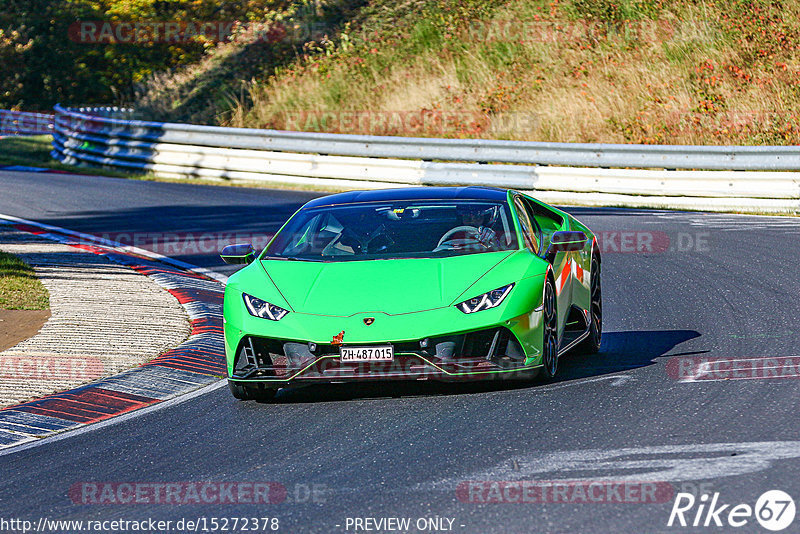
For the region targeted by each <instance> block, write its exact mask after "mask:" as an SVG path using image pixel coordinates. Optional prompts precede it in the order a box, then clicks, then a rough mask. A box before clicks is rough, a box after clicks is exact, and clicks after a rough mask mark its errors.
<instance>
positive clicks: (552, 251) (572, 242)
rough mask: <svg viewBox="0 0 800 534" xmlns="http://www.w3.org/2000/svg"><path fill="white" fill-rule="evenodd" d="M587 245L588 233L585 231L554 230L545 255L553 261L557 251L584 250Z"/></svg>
mask: <svg viewBox="0 0 800 534" xmlns="http://www.w3.org/2000/svg"><path fill="white" fill-rule="evenodd" d="M585 246H586V234H584V233H583V232H574V231H573V232H554V233H553V235H552V236H551V237H550V246H549V247H548V249H547V254H545V257H546V258H547V259H548V260H550V261H552V260H553V259H554V258H555V255H556V253H557V252H574V251H577V250H583V247H585Z"/></svg>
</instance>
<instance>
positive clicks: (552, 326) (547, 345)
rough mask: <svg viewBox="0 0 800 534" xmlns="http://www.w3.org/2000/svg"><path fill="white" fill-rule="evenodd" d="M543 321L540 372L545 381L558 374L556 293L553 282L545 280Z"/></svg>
mask: <svg viewBox="0 0 800 534" xmlns="http://www.w3.org/2000/svg"><path fill="white" fill-rule="evenodd" d="M543 308H544V309H543V314H544V320H543V325H542V365H543V368H542V371H543V373H544V378H545V379H548V380H549V379H552V378H554V377H555V376H556V373H557V372H558V314H557V312H556V291H555V288H554V287H553V282H551V281H550V279H549V278H548V279H547V282H546V283H545V285H544V303H543Z"/></svg>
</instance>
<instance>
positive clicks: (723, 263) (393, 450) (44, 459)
mask: <svg viewBox="0 0 800 534" xmlns="http://www.w3.org/2000/svg"><path fill="white" fill-rule="evenodd" d="M0 191H2V194H0V213H3V214H8V215H13V216H17V217H22V218H26V219H31V220H35V221H39V222H43V223H48V224H53V225H57V226H61V227H65V228H69V229H71V230H80V231H83V232H90V233H95V234H98V235H102V234H104V233H116V234H119V233H130V234H133V233H145V234H153V233H158V232H173V233H176V234H181V235H183V234H187V233H202V232H231V233H241V234H248V233H249V234H257V233H267V234H268V233H272V232H274V231H275V230H276V229H277V228H278V227H279V225H280V224H281V223H282V222H283V221H284V220H285V219H286V217H287V216H288V215H289V214H291V213H292V212H293V211H294V210H295V209H296V208H297V207H298V206H299V205H301V204H302V203H303V202H305V201H306V200H308V199H310V198H312V197H313V196H316V195H318V193H310V192H291V191H271V190H264V189H244V188H222V187H206V186H193V185H184V184H171V183H156V182H139V181H126V180H119V179H110V178H99V177H84V176H81V177H79V176H71V175H59V174H29V173H11V172H3V173H0ZM568 211H570V212H571V213H573V214H574V215H576V216H577V217H578V218H579V219H580V220H582V221H583V222H585V223H586V224H588V225H589V227H590V228H592V229H593V230H594V231H595V232H598V233H600V234H601V237H602V241H603V243H602V246H603V249H604V253H603V289H604V335H603V344H602V351H601V353H600V354H599V355H595V356H592V357H580V356H571V357H569V356H568V357H567V358H565V359H564V360H562V364H561V377H560V380H559V381H558V382H557V383H554V384H542V383H540V382H534V383H495V382H493V383H488V384H451V385H438V384H432V383H427V382H418V383H410V384H388V385H387V384H381V385H379V384H366V385H357V386H353V385H347V386H344V385H336V386H331V387H325V386H312V387H306V388H303V389H297V390H293V391H285V392H282V394H281V395H279V397H278V399H277V401H276V402H275V403H272V404H259V403H254V402H238V401H236V400H234V399H233V397H231V395H230V394H229V392H228V390H227V388H220V389H216V390H214V391H210V392H208V393H205V394H203V395H199V396H196V397H194V398H191V399H189V400H186V401H185V402H182V403H178V404H174V405H170V406H167V407H165V408H163V409H159V410H155V411H153V412H150V413H146V414H144V415H141V416H139V417H132V418H127V419H125V420H122V421H120V422H118V423H116V424H112V425H108V426H104V427H102V428H99V429H96V430H93V431H89V432H83V433H80V434H77V435H74V436H71V437H68V438H66V439H61V440H58V441H53V442H50V443H44V444H42V445H40V446H37V447H33V448H29V449H26V450H21V451H17V452H11V453H10V454H6V455H3V456H0V473H2V477H0V503H2V514H3V516H4V517H18V518H26V519H31V520H34V521H35V520H37V519H38V518H39V517H41V516H46V517H48V518H51V519H62V520H66V519H103V520H107V519H115V518H123V519H141V518H148V517H152V518H157V519H172V520H178V519H181V518H193V519H196V518H198V517H206V518H211V517H233V516H248V517H265V516H268V517H276V518H278V519H279V521H280V531H287V532H354V531H355V530H354V528H353V526H352V525H353V523H348V518H351V520H352V518H366V517H369V518H382V517H408V518H412V525H413V521H416V520H417V519H418V518H437V517H438V518H447V519H451V520H453V522H452V527H451V528H452V531H453V532H470V533H472V532H475V533H482V532H534V531H536V532H542V531H551V532H576V531H591V532H661V531H670V532H675V531H679V532H680V531H684V530H692V531H698V530H703V529H690V528H687V529H682V528H679V527H672V528H669V527H667V521H668V519H669V516H670V511H671V509H672V505H673V500H674V494H675V493H677V492H680V491H685V492H689V493H699V492H705V493H707V494H713V493H719V501H720V503H725V504H730V505H731V506H733V505H736V504H740V503H745V504H749V505H750V506H754V505H755V503H756V500H757V498H758V497H759V496H760V495H761V494H762V493H763V492H765V491H767V490H772V489H779V490H783V491H785V492H787V493H789V494H790V495H793V496H795V498H797V496H798V495H800V425H798V415H797V414H798V411H799V409H800V381H798V380H793V379H792V378H800V369H798V368H797V365H798V363H797V362H798V361H800V358H794V359H793V358H790V357H794V356H798V355H800V349H798V348H797V347H798V345H800V326H799V325H798V321H797V315H798V314H797V310H798V306H800V300H798V295H799V294H800V276H798V270H797V256H798V251H800V244H799V243H800V219H781V218H767V217H748V216H735V215H710V214H709V215H706V214H696V213H671V212H657V211H646V210H621V209H590V208H570V209H569V210H568ZM637 243H638V244H639V245H640V246H641V247H644V248H645V249H646V250H647V249H649V251H645V252H641V251H636V250H635V249H636V244H637ZM178 256H179V257H180V259H183V260H185V261H189V262H192V263H194V264H196V265H201V266H204V267H210V268H214V269H217V268H218V269H219V270H220V272H225V273H230V272H231V270H230V268H227V269H226V268H224V267H222V264H221V261H220V260H219V259H218V257H217V256H216V255H215V254H214V253H213V252H204V251H196V252H194V251H192V252H191V253H186V252H185V251H181V253H180V254H178ZM763 358H769V360H767V361H768V362H769V363H768V364H764V363H763V362H764V361H765V360H763ZM700 359H705V360H708V359H715V360H712V361H716V362H717V363H716V364H715V365H716V367H715V366H714V365H708V364H706V365H700V364H698V363H696V362H699V361H700ZM753 359H759V360H753ZM754 361H755V362H757V365H756V364H754V363H753V362H754ZM765 377H766V378H765ZM621 449H623V450H621ZM520 480H539V481H556V480H561V481H563V480H586V481H592V480H612V481H627V482H636V481H656V482H660V483H663V484H666V485H667V487H668V488H669V489H670V491H671V493H670V494H669V495H668V498H665V499H656V500H659V501H660V502H624V503H620V502H618V501H617V502H580V501H575V500H571V501H569V502H564V499H560V500H559V499H549V501H557V502H526V503H505V502H503V503H497V502H488V503H487V502H470V501H471V500H478V499H479V497H475V498H474V499H473V498H471V497H469V498H466V497H465V493H464V492H463V491H461V490H463V488H464V487H465V486H464V485H465V484H469V483H470V481H473V482H476V483H479V484H480V483H484V482H492V481H520ZM202 481H215V482H221V481H230V482H256V481H258V482H262V481H273V482H277V483H279V484H282V485H283V486H284V487H285V488H286V490H287V498H286V499H285V500H282V502H280V503H277V504H266V505H265V504H259V505H252V504H241V503H240V504H224V505H220V504H214V505H200V504H191V503H189V504H180V505H176V504H80V503H76V502H74V495H71V494H70V488H71V487H73V486H74V485H76V484H80V483H83V482H129V483H136V482H150V483H170V482H202ZM311 490H316V491H311ZM457 490H459V491H458V492H457ZM476 495H481V494H479V493H476ZM508 500H512V499H510V498H509V499H508ZM545 500H548V499H545ZM610 500H613V499H610ZM633 500H636V499H635V498H634V499H633ZM695 510H696V508H695V509H693V510H692V511H691V513H687V519H689V520H693V519H694V515H695V514H694V512H695ZM726 514H727V512H726ZM726 514H723V515H722V516H721V518H722V519H723V521H724V520H725V517H726ZM704 519H705V517H703V520H704ZM448 524H449V523H448V522H445V523H444V525H448ZM348 525H350V526H349V528H348ZM798 525H800V519H797V520H795V523H794V524H793V525H792V526H791V527H790V528H789V529H787V530H786V531H785V532H789V531H794V532H798V531H800V527H798ZM759 528H760V527H759V525H758V524H757V523H756V521H755V519H754V518H752V517H751V518H749V523H748V525H747V527H745V528H744V529H739V530H740V531H747V532H753V531H759ZM792 529H794V530H792ZM706 530H707V529H706ZM718 530H719V529H718ZM725 530H732V528H731V527H730V526H727V525H726V527H725ZM412 531H414V532H416V531H418V530H412ZM426 531H431V530H426Z"/></svg>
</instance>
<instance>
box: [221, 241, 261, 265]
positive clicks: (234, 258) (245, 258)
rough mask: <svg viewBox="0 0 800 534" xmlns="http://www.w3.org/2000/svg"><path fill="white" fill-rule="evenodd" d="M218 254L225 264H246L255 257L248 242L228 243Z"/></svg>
mask: <svg viewBox="0 0 800 534" xmlns="http://www.w3.org/2000/svg"><path fill="white" fill-rule="evenodd" d="M219 256H220V258H222V261H224V262H225V263H227V264H230V265H246V264H248V263H253V261H254V260H255V259H256V251H255V249H254V248H253V245H251V244H250V243H246V244H236V245H228V246H227V247H225V248H223V249H222V252H221V253H220V255H219Z"/></svg>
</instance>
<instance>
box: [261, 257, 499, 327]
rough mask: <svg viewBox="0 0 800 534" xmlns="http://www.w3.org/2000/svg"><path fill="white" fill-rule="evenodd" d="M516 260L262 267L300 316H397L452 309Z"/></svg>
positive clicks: (275, 263) (295, 263)
mask: <svg viewBox="0 0 800 534" xmlns="http://www.w3.org/2000/svg"><path fill="white" fill-rule="evenodd" d="M511 254H512V252H511V251H502V252H487V253H482V254H469V255H465V256H452V257H448V258H437V259H431V258H419V259H393V260H372V261H342V262H329V263H321V262H305V261H283V260H263V261H261V265H262V267H264V270H265V271H266V273H267V275H268V276H269V278H270V279H271V280H272V282H273V283H274V284H275V286H276V287H277V289H278V291H280V292H281V294H282V295H283V297H284V298H285V299H286V301H287V303H288V304H289V306H291V308H292V309H293V310H294V311H296V312H299V313H309V314H318V315H332V316H339V317H349V316H351V315H354V314H357V313H370V312H382V313H387V314H390V315H396V314H401V313H411V312H417V311H425V310H431V309H434V308H442V307H445V306H449V305H450V304H452V303H453V300H454V299H456V298H457V297H459V296H460V295H461V294H462V293H463V292H464V291H466V290H467V289H468V288H469V287H470V286H471V285H473V284H474V283H475V282H476V281H477V280H478V279H480V278H481V277H482V276H484V275H485V274H486V273H487V272H489V271H491V270H492V269H494V268H495V267H497V266H498V265H499V264H500V263H502V262H503V261H504V260H505V259H506V258H508V257H509V256H510V255H511Z"/></svg>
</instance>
